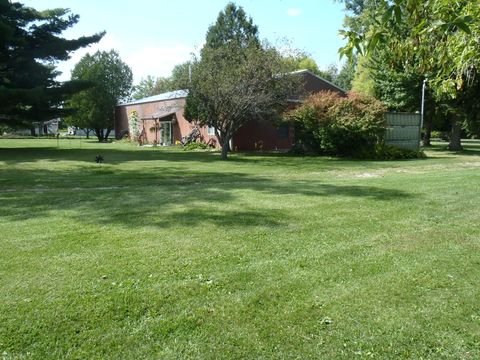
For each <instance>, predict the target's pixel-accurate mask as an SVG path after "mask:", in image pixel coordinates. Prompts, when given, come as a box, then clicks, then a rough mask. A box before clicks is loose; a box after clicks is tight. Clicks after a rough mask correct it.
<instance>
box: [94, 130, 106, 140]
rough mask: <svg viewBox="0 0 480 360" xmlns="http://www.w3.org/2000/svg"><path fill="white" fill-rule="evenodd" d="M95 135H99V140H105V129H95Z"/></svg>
mask: <svg viewBox="0 0 480 360" xmlns="http://www.w3.org/2000/svg"><path fill="white" fill-rule="evenodd" d="M93 131H94V132H95V135H96V136H97V139H98V141H99V142H102V141H103V140H104V137H103V129H94V130H93Z"/></svg>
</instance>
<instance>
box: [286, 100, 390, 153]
mask: <svg viewBox="0 0 480 360" xmlns="http://www.w3.org/2000/svg"><path fill="white" fill-rule="evenodd" d="M386 111H387V109H386V107H385V106H384V105H383V104H382V103H381V102H380V101H378V100H376V99H375V98H373V97H370V96H363V95H359V94H355V93H350V94H348V96H346V97H342V96H340V95H338V94H337V93H333V92H321V93H318V94H315V95H312V96H310V97H308V98H307V99H306V101H305V102H304V103H303V104H302V105H301V106H300V107H298V108H297V109H295V110H293V111H291V112H290V113H289V114H287V118H288V119H289V120H293V121H294V122H295V124H296V130H295V131H296V132H295V134H296V138H297V141H298V142H299V143H300V145H301V147H303V149H304V151H305V152H306V153H319V154H328V155H337V156H347V157H355V158H365V157H369V156H371V154H372V153H375V146H376V145H377V144H380V143H382V142H383V138H384V135H385V128H386V123H385V118H384V114H385V112H386Z"/></svg>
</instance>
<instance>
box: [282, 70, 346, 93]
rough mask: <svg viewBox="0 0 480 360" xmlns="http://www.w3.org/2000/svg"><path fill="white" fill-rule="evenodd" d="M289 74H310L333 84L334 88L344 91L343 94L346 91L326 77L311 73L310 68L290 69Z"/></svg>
mask: <svg viewBox="0 0 480 360" xmlns="http://www.w3.org/2000/svg"><path fill="white" fill-rule="evenodd" d="M290 74H309V75H311V76H314V77H316V78H317V79H319V80H321V81H324V82H326V83H327V84H329V85H331V86H333V87H334V88H336V89H338V90H340V91H341V92H343V93H345V94H346V93H347V91H346V90H344V89H342V88H341V87H340V86H337V85H335V84H334V83H332V82H330V81H328V80H327V79H324V78H322V77H321V76H318V75H317V74H315V73H313V72H312V71H310V70H308V69H303V70H297V71H292V72H291V73H290Z"/></svg>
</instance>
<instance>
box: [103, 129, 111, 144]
mask: <svg viewBox="0 0 480 360" xmlns="http://www.w3.org/2000/svg"><path fill="white" fill-rule="evenodd" d="M111 131H112V129H111V128H107V132H106V133H105V136H104V137H103V139H104V140H106V141H107V140H108V137H109V136H110V132H111Z"/></svg>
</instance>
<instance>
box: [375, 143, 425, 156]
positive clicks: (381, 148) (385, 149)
mask: <svg viewBox="0 0 480 360" xmlns="http://www.w3.org/2000/svg"><path fill="white" fill-rule="evenodd" d="M426 157H427V155H425V153H424V152H423V151H415V150H409V149H401V148H398V147H395V146H391V145H386V144H377V145H376V146H375V153H374V154H373V156H372V158H373V159H376V160H406V159H425V158H426Z"/></svg>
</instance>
